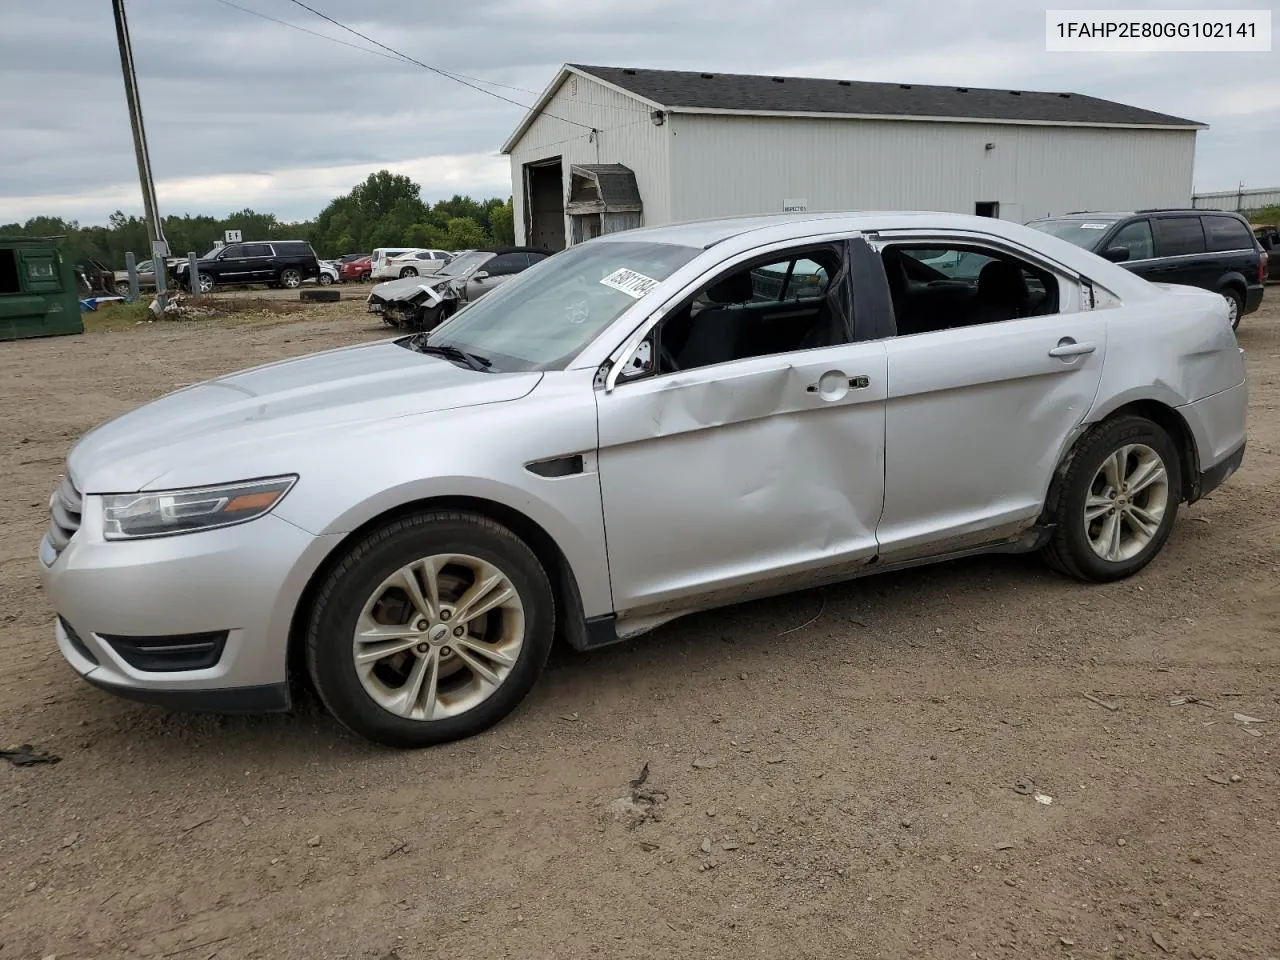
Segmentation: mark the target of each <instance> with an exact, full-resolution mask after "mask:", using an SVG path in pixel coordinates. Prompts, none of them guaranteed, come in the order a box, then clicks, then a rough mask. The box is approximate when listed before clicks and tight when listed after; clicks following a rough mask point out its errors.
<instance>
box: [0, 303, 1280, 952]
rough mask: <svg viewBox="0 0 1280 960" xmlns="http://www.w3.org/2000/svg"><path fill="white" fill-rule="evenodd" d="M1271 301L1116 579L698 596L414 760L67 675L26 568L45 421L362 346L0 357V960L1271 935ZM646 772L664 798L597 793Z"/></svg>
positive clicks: (988, 948)
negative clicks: (1233, 441) (26, 754)
mask: <svg viewBox="0 0 1280 960" xmlns="http://www.w3.org/2000/svg"><path fill="white" fill-rule="evenodd" d="M1268 295H1269V298H1270V305H1269V306H1268V308H1267V309H1266V310H1265V311H1264V312H1262V313H1260V314H1257V315H1254V316H1250V317H1247V318H1246V319H1245V321H1244V323H1243V325H1242V329H1241V333H1240V340H1241V343H1242V345H1243V346H1244V347H1245V349H1246V351H1247V354H1248V363H1249V369H1250V374H1251V377H1252V388H1251V389H1252V411H1251V417H1250V431H1251V436H1250V447H1249V452H1248V455H1247V457H1246V461H1245V467H1244V469H1243V470H1242V471H1241V473H1239V474H1238V475H1237V476H1236V477H1234V478H1233V479H1232V480H1231V481H1230V483H1229V484H1227V485H1226V486H1225V487H1224V488H1222V489H1220V490H1219V491H1218V492H1216V493H1214V494H1213V495H1212V496H1211V497H1210V498H1208V499H1207V500H1205V501H1202V502H1201V503H1198V504H1196V505H1195V506H1193V507H1190V508H1187V509H1184V510H1183V511H1182V514H1181V516H1180V520H1179V523H1178V526H1177V528H1176V529H1175V532H1174V535H1173V538H1172V540H1171V541H1170V543H1169V545H1168V547H1167V549H1166V550H1165V552H1164V554H1163V555H1162V556H1161V557H1160V558H1159V559H1158V560H1157V562H1155V563H1154V564H1153V565H1152V566H1151V567H1149V568H1148V569H1147V570H1146V571H1145V572H1144V573H1142V574H1141V575H1139V576H1138V577H1136V578H1134V579H1132V580H1130V581H1127V582H1124V583H1119V584H1114V585H1109V586H1102V587H1085V586H1081V585H1078V584H1075V583H1072V582H1069V581H1066V580H1064V579H1062V578H1060V577H1058V576H1055V575H1054V574H1052V573H1050V572H1049V571H1048V570H1047V569H1045V568H1044V567H1042V566H1041V565H1040V564H1039V563H1038V562H1036V561H1035V560H1034V559H1030V558H992V559H979V560H968V561H963V562H956V563H950V564H946V565H943V566H939V567H934V568H930V569H924V570H916V571H912V572H908V573H900V574H888V575H884V576H882V577H879V578H871V579H867V580H862V581H859V582H857V583H853V584H849V585H845V586H839V587H831V588H826V589H824V590H822V591H811V592H807V593H800V594H796V595H792V596H787V597H783V598H780V599H776V600H770V601H767V602H760V603H753V604H750V605H746V606H740V607H734V608H730V609H727V610H722V611H719V612H716V613H711V614H706V615H701V616H697V617H694V618H690V619H687V620H684V621H680V622H676V623H674V624H671V625H669V626H667V627H665V628H663V629H661V630H659V631H658V632H657V633H656V634H653V635H651V636H649V637H647V638H644V639H641V640H639V641H636V642H633V643H630V644H627V645H623V646H620V647H616V648H612V649H608V650H603V651H599V652H596V653H594V654H591V655H578V654H573V653H571V652H567V651H559V652H557V653H556V654H554V655H553V659H552V664H551V667H550V669H549V671H548V673H547V674H546V676H545V677H544V678H543V681H542V682H541V683H540V685H539V686H538V687H537V688H536V689H535V691H534V693H533V694H532V696H531V697H530V698H529V699H528V700H527V701H526V702H525V704H524V705H523V706H522V707H521V708H520V709H519V710H518V711H517V712H516V713H515V714H514V715H513V716H511V717H510V718H509V719H508V720H507V721H506V722H504V723H502V724H501V725H500V726H498V727H497V728H496V729H494V730H492V731H490V732H489V733H487V734H485V735H483V736H480V737H477V738H475V739H472V740H469V741H466V742H463V743H457V744H453V745H449V746H445V747H440V748H436V749H432V750H427V751H422V752H416V753H400V752H392V751H388V750H384V749H379V748H375V747H372V746H370V745H368V744H366V743H364V742H362V741H359V740H357V739H355V738H353V737H352V736H350V735H347V734H346V733H344V732H343V731H342V730H340V729H339V728H338V727H337V726H336V725H335V724H334V723H333V722H331V721H330V720H329V719H327V717H326V716H325V715H324V714H323V713H322V712H321V711H320V710H319V709H318V708H317V707H315V706H314V705H304V706H303V708H302V709H301V710H300V711H299V712H298V713H296V714H294V715H290V716H268V717H256V718H230V719H228V718H218V717H207V716H190V715H181V714H174V713H168V712H165V711H163V710H161V709H158V708H152V707H147V706H141V705H135V704H131V703H128V702H125V701H122V700H118V699H114V698H112V697H109V696H107V695H105V694H102V693H99V692H98V691H97V690H95V689H93V688H91V687H89V686H88V685H87V684H85V683H83V682H81V681H80V680H78V679H77V678H76V677H75V675H74V674H73V672H72V670H71V668H70V667H68V666H67V665H66V664H65V663H64V662H63V660H62V658H61V657H60V655H59V654H58V652H57V650H56V648H55V646H54V642H53V637H52V618H53V610H52V609H50V607H49V605H48V603H47V602H46V601H45V599H44V597H43V596H42V595H41V593H40V590H39V587H38V586H37V583H38V581H37V575H36V560H35V551H36V545H37V542H38V541H39V539H40V536H41V534H42V528H43V527H44V525H45V522H46V503H47V499H48V495H49V492H50V490H51V489H52V487H53V485H54V481H55V478H56V477H57V476H58V474H59V472H60V469H61V465H62V462H63V458H64V456H65V454H66V452H67V449H68V447H69V445H70V444H71V443H72V441H73V440H74V439H75V438H76V437H77V436H79V435H80V434H81V433H83V432H84V431H85V430H87V429H88V428H90V427H92V426H93V425H95V424H96V423H99V422H100V421H102V420H104V419H105V418H107V417H110V416H112V415H113V414H116V413H117V412H120V411H123V410H125V409H127V408H130V407H132V406H134V405H136V404H139V403H141V402H143V401H145V400H148V399H150V398H152V397H154V396H157V395H159V394H161V393H163V392H165V391H168V390H170V389H172V388H174V387H177V386H178V385H180V384H184V383H188V382H191V381H195V380H199V379H202V378H205V377H209V376H212V375H214V374H219V373H222V372H225V371H230V370H232V369H235V368H239V367H243V366H247V365H250V364H253V363H257V362H261V361H266V360H269V359H273V358H277V357H282V356H286V355H291V354H300V353H304V352H309V351H313V350H317V349H321V348H326V347H331V346H336V345H339V344H344V343H352V342H356V341H360V340H364V339H368V338H371V337H375V336H380V335H382V334H383V333H384V332H385V330H382V329H378V328H375V327H374V326H372V325H371V324H370V322H369V318H368V316H367V315H366V314H364V313H362V311H361V305H360V304H358V303H352V302H343V303H339V304H332V305H322V306H317V307H314V308H310V309H309V310H308V311H307V312H306V313H303V314H295V315H292V316H284V317H280V316H277V317H272V316H269V315H263V316H259V317H257V318H255V319H251V320H249V321H245V322H232V321H208V322H187V323H175V322H159V323H152V324H142V325H138V326H136V327H131V328H129V329H124V330H117V331H113V332H102V333H91V334H88V335H85V336H83V337H64V338H57V339H50V340H40V341H26V342H18V343H9V344H0V410H2V411H3V417H0V451H3V457H4V464H5V470H4V474H5V479H6V481H7V489H8V490H9V494H8V495H7V496H6V497H4V498H2V499H0V657H2V658H3V662H4V668H3V671H0V742H8V743H12V744H19V743H32V744H36V745H38V746H40V747H44V748H46V749H48V750H50V751H52V752H53V753H55V754H57V755H59V756H60V757H61V758H62V760H61V762H60V763H58V764H56V765H45V766H32V767H25V768H15V767H11V766H10V765H9V764H6V763H0V800H2V802H3V820H2V825H0V864H3V869H2V870H0V957H3V958H10V957H12V958H28V957H30V958H37V960H39V958H44V957H47V956H49V955H56V957H57V958H58V960H70V958H114V957H151V958H173V957H176V958H181V960H214V958H219V960H223V958H239V957H259V958H277V957H290V958H292V957H299V958H307V960H321V958H360V960H396V958H398V960H417V958H427V957H446V956H447V957H451V958H461V957H517V958H530V957H539V958H540V957H557V958H561V957H565V958H568V957H597V956H598V957H639V958H651V957H654V958H656V957H673V958H691V957H696V958H715V957H721V958H727V957H732V958H735V960H745V958H755V957H762V958H763V957H768V958H779V957H780V958H785V960H794V958H818V957H823V958H825V957H842V958H843V957H858V958H861V957H882V958H886V960H897V958H902V957H929V958H934V957H938V958H951V957H956V958H979V957H980V958H996V957H1009V958H1019V960H1021V958H1026V957H1063V958H1069V957H1079V958H1083V957H1103V956H1105V957H1164V956H1176V957H1213V958H1219V960H1244V958H1267V957H1277V956H1280V875H1278V872H1277V864H1280V753H1278V751H1277V743H1278V742H1280V654H1278V653H1277V643H1278V641H1280V590H1278V589H1277V572H1278V567H1280V421H1278V418H1277V402H1278V400H1280V289H1277V288H1275V287H1273V288H1271V290H1270V291H1268ZM1084 694H1090V695H1092V696H1095V697H1097V698H1098V699H1099V700H1102V701H1105V703H1106V704H1107V706H1101V705H1099V704H1097V703H1095V702H1093V701H1091V700H1089V699H1087V698H1086V697H1085V696H1084ZM1182 698H1198V699H1192V700H1189V701H1188V702H1177V701H1179V700H1181V699H1182ZM1112 708H1114V709H1112ZM1235 714H1242V715H1246V716H1249V717H1253V718H1257V719H1259V720H1260V721H1262V722H1256V723H1255V722H1242V721H1240V720H1238V719H1236V718H1235V717H1234V715H1235ZM646 764H648V766H649V770H650V776H649V781H648V783H647V784H646V785H645V789H648V788H654V789H655V790H657V791H661V792H662V794H665V799H662V794H655V796H657V798H658V799H657V802H656V804H655V805H654V806H652V807H649V806H646V805H645V804H643V803H642V804H641V805H640V807H639V808H638V809H639V810H640V811H641V812H640V813H638V814H635V815H634V816H631V815H627V814H625V813H624V814H623V815H621V817H620V815H619V812H618V810H617V808H616V807H615V802H616V801H618V800H619V798H625V797H628V796H629V793H630V788H629V786H628V783H629V781H631V780H632V778H634V777H636V776H637V774H638V773H639V772H640V770H641V768H642V767H644V766H645V765H646ZM1019 781H1031V782H1032V783H1034V787H1033V788H1032V789H1031V792H1032V794H1035V793H1039V794H1042V795H1044V796H1046V797H1051V798H1052V803H1051V804H1045V803H1042V802H1038V801H1037V798H1036V797H1035V796H1033V795H1024V794H1023V793H1020V792H1018V791H1016V790H1015V785H1016V784H1018V782H1019ZM624 805H625V804H624ZM636 821H639V822H636Z"/></svg>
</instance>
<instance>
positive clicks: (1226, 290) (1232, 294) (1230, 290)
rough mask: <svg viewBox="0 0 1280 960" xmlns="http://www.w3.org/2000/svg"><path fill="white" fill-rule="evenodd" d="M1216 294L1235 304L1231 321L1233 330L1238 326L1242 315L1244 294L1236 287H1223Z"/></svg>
mask: <svg viewBox="0 0 1280 960" xmlns="http://www.w3.org/2000/svg"><path fill="white" fill-rule="evenodd" d="M1218 292H1219V293H1221V294H1222V295H1223V296H1224V297H1226V298H1227V299H1228V300H1230V301H1232V302H1233V303H1234V304H1235V317H1234V318H1233V319H1232V321H1231V329H1232V330H1235V329H1237V328H1238V327H1239V326H1240V316H1241V314H1243V313H1244V294H1243V293H1241V292H1240V290H1239V288H1238V287H1223V288H1222V289H1221V290H1219V291H1218Z"/></svg>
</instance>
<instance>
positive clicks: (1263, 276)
mask: <svg viewBox="0 0 1280 960" xmlns="http://www.w3.org/2000/svg"><path fill="white" fill-rule="evenodd" d="M1270 259H1271V258H1270V257H1269V256H1268V255H1267V251H1265V250H1263V251H1262V252H1261V253H1260V254H1258V282H1259V283H1266V282H1267V263H1268V261H1269V260H1270Z"/></svg>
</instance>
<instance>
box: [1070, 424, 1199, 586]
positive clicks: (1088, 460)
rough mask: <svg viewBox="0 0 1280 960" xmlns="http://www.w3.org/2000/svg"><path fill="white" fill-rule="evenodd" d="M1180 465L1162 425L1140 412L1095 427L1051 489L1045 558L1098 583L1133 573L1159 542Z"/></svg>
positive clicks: (1176, 492) (1174, 506)
mask: <svg viewBox="0 0 1280 960" xmlns="http://www.w3.org/2000/svg"><path fill="white" fill-rule="evenodd" d="M1181 490H1182V467H1181V462H1180V460H1179V457H1178V450H1177V447H1176V446H1175V445H1174V442H1173V440H1172V439H1171V438H1170V437H1169V434H1168V432H1166V431H1165V429H1164V428H1163V427H1161V426H1160V425H1159V424H1156V423H1153V422H1152V421H1150V420H1147V419H1146V418H1145V417H1136V416H1123V417H1117V418H1116V419H1114V420H1107V421H1104V422H1103V423H1101V424H1099V425H1098V426H1096V427H1094V428H1093V429H1092V430H1091V431H1089V433H1087V434H1086V435H1085V436H1084V438H1083V439H1082V440H1081V441H1080V442H1079V443H1078V444H1077V446H1076V449H1075V450H1074V451H1073V452H1072V455H1071V459H1070V461H1069V463H1068V465H1067V467H1066V470H1065V472H1064V473H1063V475H1062V476H1061V478H1060V480H1059V483H1058V485H1057V488H1056V491H1055V493H1054V494H1053V496H1054V499H1055V501H1056V502H1054V503H1051V504H1050V513H1051V514H1052V517H1053V520H1054V522H1055V524H1056V528H1055V530H1054V535H1053V539H1052V540H1051V541H1050V542H1049V544H1048V546H1047V547H1046V548H1045V558H1046V559H1047V560H1048V561H1049V563H1050V564H1051V565H1052V566H1053V567H1055V568H1056V569H1058V570H1060V571H1061V572H1063V573H1065V574H1068V575H1069V576H1073V577H1076V578H1078V579H1080V580H1088V581H1092V582H1095V583H1101V582H1105V581H1108V580H1119V579H1122V578H1124V577H1128V576H1130V575H1132V574H1134V573H1137V572H1138V571H1139V570H1141V569H1142V568H1143V567H1145V566H1146V565H1147V564H1148V563H1150V562H1151V560H1152V559H1153V558H1154V557H1155V555H1156V554H1157V553H1159V552H1160V550H1161V548H1162V547H1164V544H1165V541H1167V540H1168V539H1169V534H1170V532H1171V531H1172V529H1173V523H1174V519H1175V518H1176V516H1177V512H1178V503H1179V502H1180V501H1181V499H1182V497H1181Z"/></svg>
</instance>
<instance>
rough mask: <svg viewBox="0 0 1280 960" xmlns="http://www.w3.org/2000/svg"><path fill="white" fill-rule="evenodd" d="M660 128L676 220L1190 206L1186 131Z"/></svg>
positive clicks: (813, 123)
mask: <svg viewBox="0 0 1280 960" xmlns="http://www.w3.org/2000/svg"><path fill="white" fill-rule="evenodd" d="M668 125H669V127H670V129H671V134H672V139H671V174H672V196H671V216H672V219H673V220H677V221H679V220H694V219H701V218H705V217H719V216H731V215H737V214H747V213H780V212H782V205H783V201H784V200H787V199H804V200H808V208H809V210H811V211H822V210H859V209H861V210H903V209H905V210H912V209H915V210H943V211H950V212H956V213H973V212H974V204H975V203H976V202H977V201H987V200H994V201H998V202H999V203H1000V216H1001V217H1002V218H1004V219H1011V220H1023V221H1025V220H1029V219H1032V218H1033V217H1038V216H1044V215H1046V214H1059V213H1065V212H1067V211H1071V210H1133V209H1139V208H1142V207H1159V206H1189V205H1190V203H1191V190H1192V186H1191V175H1192V164H1193V160H1194V155H1195V134H1194V132H1192V131H1163V130H1118V129H1089V128H1075V127H1036V126H1015V125H999V124H974V123H930V122H912V121H896V120H892V121H886V120H838V119H798V118H797V119H793V118H775V117H727V116H708V115H700V116H694V115H688V114H678V115H674V116H672V117H671V118H670V120H669V121H668ZM987 143H994V144H995V148H994V149H993V150H986V149H985V144H987ZM647 212H648V210H647V198H646V213H647ZM646 222H647V223H649V224H652V225H657V224H659V223H660V222H661V221H659V220H657V219H656V218H655V217H653V216H648V217H646Z"/></svg>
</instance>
